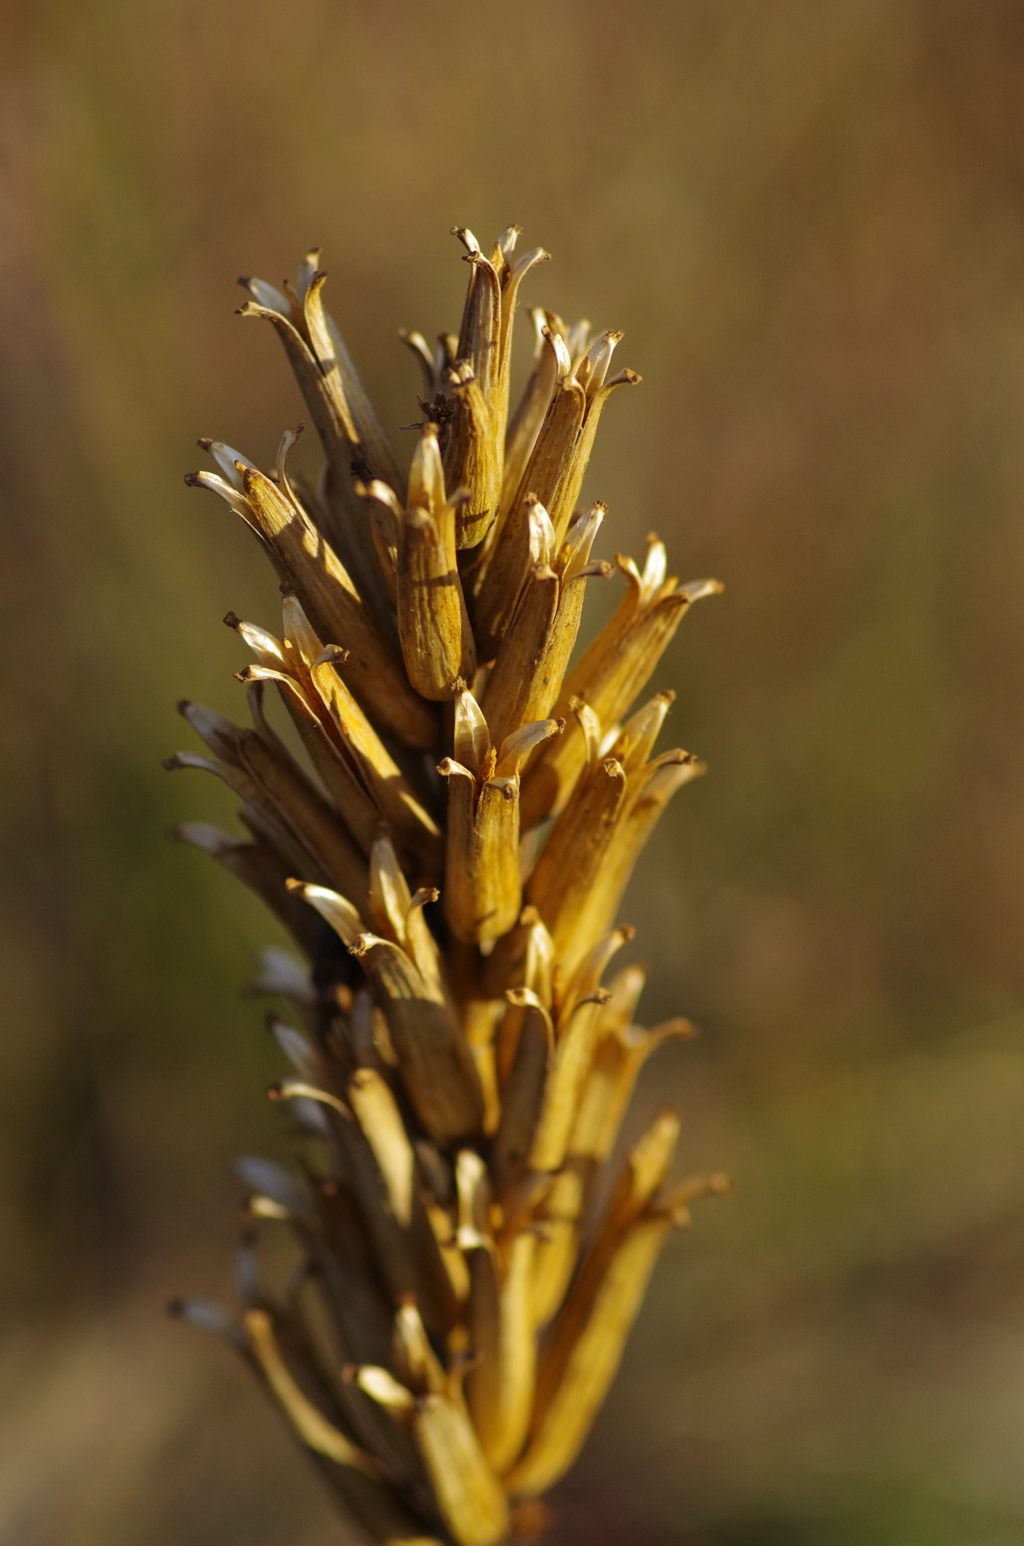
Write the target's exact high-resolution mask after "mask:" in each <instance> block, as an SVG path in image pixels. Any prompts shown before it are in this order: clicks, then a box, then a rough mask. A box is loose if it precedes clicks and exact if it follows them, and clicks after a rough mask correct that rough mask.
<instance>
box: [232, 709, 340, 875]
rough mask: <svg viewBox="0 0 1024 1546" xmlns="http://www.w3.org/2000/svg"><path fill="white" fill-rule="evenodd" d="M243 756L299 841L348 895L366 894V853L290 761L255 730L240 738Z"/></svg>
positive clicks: (243, 762) (253, 776) (245, 765)
mask: <svg viewBox="0 0 1024 1546" xmlns="http://www.w3.org/2000/svg"><path fill="white" fill-rule="evenodd" d="M239 754H240V758H241V762H242V766H243V767H244V768H245V770H246V771H247V772H248V773H249V774H250V775H251V776H252V778H254V779H255V780H256V782H257V783H258V784H259V785H260V787H261V788H262V789H264V790H265V791H266V794H267V796H268V798H269V799H270V800H271V801H272V803H273V804H274V806H275V807H276V809H277V810H278V811H279V812H280V814H281V817H282V818H283V820H284V821H286V822H287V823H288V826H289V827H290V828H291V829H292V831H293V832H294V833H295V835H296V837H298V838H299V840H300V842H301V843H302V844H303V846H304V847H305V848H307V849H308V850H309V852H310V853H312V854H316V855H317V858H318V859H319V861H320V863H321V864H322V866H323V869H324V871H325V873H326V874H327V876H328V879H329V880H330V881H331V882H332V884H333V885H334V886H336V887H337V888H338V889H339V890H340V891H342V892H343V893H345V894H347V895H349V896H362V895H364V894H365V891H366V888H367V871H366V861H365V859H364V858H363V855H362V854H361V853H360V851H359V849H358V848H357V846H356V844H355V843H354V842H353V840H352V838H351V837H350V836H349V834H348V832H347V831H346V829H345V827H344V825H343V824H342V821H341V819H340V817H339V816H338V815H337V814H336V813H335V812H334V811H332V810H331V808H330V807H329V806H328V805H327V803H326V802H325V801H324V800H323V799H322V797H321V796H320V795H319V794H318V793H317V792H316V790H315V789H314V788H313V786H312V784H310V782H309V780H308V779H307V778H306V776H305V774H303V773H302V771H301V770H300V769H299V768H298V766H297V765H296V764H295V763H294V762H293V761H292V760H291V758H290V757H288V756H287V754H282V753H281V752H279V751H278V750H277V749H276V748H274V747H271V746H268V745H267V743H266V742H265V741H264V740H263V738H262V736H259V735H257V734H256V732H255V731H247V732H246V733H245V735H244V736H243V737H241V738H240V741H239Z"/></svg>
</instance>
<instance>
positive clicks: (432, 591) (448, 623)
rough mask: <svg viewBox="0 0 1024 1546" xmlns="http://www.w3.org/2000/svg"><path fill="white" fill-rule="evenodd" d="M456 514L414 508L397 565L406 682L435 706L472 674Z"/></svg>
mask: <svg viewBox="0 0 1024 1546" xmlns="http://www.w3.org/2000/svg"><path fill="white" fill-rule="evenodd" d="M454 522H455V515H454V511H453V509H452V508H451V506H449V505H443V506H442V508H441V511H440V514H439V515H438V516H436V517H435V516H433V515H431V514H428V512H427V511H426V510H412V511H410V512H409V514H408V515H407V516H406V517H405V521H404V525H403V532H402V545H401V551H400V554H399V561H398V632H399V638H400V639H401V643H402V654H403V656H404V658H405V665H406V670H407V671H408V674H409V680H410V682H411V683H412V685H413V687H414V688H415V689H416V691H417V692H418V693H420V694H421V695H422V696H423V697H425V698H431V699H433V700H434V701H435V702H447V701H448V700H449V699H450V698H451V687H452V683H453V682H454V681H455V680H456V679H457V678H460V677H461V678H462V679H463V680H464V681H471V680H472V678H473V676H474V675H475V673H476V655H475V651H474V647H473V635H472V632H471V630H470V626H469V618H468V616H467V613H466V603H465V600H464V598H463V594H462V583H461V581H460V579H459V572H458V567H457V564H456V555H455V524H454Z"/></svg>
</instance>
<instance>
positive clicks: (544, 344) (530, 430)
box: [499, 307, 558, 520]
mask: <svg viewBox="0 0 1024 1546" xmlns="http://www.w3.org/2000/svg"><path fill="white" fill-rule="evenodd" d="M530 315H531V318H532V319H533V324H534V329H535V333H536V339H537V346H536V352H535V355H534V366H533V371H532V373H531V375H530V379H529V381H528V382H527V383H526V387H525V389H524V391H523V395H522V397H521V399H520V401H519V406H518V407H517V409H516V411H515V414H514V415H513V417H512V421H511V423H510V424H509V426H508V432H507V435H506V437H505V470H504V475H503V480H502V487H501V509H500V512H499V519H501V520H503V519H504V518H505V515H506V514H507V512H508V508H509V506H510V505H511V503H512V501H513V499H514V498H515V496H516V494H517V493H518V491H519V485H520V482H521V481H522V477H523V474H524V472H525V471H526V464H527V462H528V461H529V459H530V456H531V455H532V452H533V448H534V445H535V444H536V442H537V436H538V434H539V433H540V427H541V425H542V424H543V422H544V416H545V414H546V413H547V410H548V404H549V403H550V402H551V396H552V393H553V392H554V390H555V384H556V382H557V380H558V354H557V352H556V350H555V346H554V344H553V342H552V340H551V337H550V335H549V334H548V333H547V332H546V325H545V316H544V312H543V311H541V309H540V308H539V307H536V308H535V309H534V310H533V311H532V312H531V313H530Z"/></svg>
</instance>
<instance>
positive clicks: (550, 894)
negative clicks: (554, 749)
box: [528, 743, 626, 974]
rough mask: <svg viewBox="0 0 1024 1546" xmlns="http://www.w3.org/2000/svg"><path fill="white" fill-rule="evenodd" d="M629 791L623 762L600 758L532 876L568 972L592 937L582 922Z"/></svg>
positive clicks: (532, 889)
mask: <svg viewBox="0 0 1024 1546" xmlns="http://www.w3.org/2000/svg"><path fill="white" fill-rule="evenodd" d="M553 744H557V743H553ZM625 790H626V776H625V773H624V772H623V769H622V766H621V764H620V763H618V762H616V761H615V760H614V759H613V758H605V759H604V761H602V762H598V763H597V765H596V766H595V767H594V768H593V769H592V770H591V771H590V772H589V773H588V775H587V778H586V779H585V780H583V781H582V782H581V787H580V788H579V789H578V790H577V793H576V795H575V796H574V798H573V800H572V801H571V802H570V804H569V805H568V806H567V807H566V809H565V811H563V813H562V815H561V816H560V817H559V819H558V821H557V822H556V823H555V826H554V828H553V829H552V832H551V835H550V837H549V838H548V841H547V843H546V844H545V846H544V848H543V850H542V852H541V856H540V858H539V860H538V861H537V865H536V867H535V869H534V871H533V874H532V876H531V877H530V881H529V885H528V896H529V900H530V901H531V902H532V903H533V905H534V906H535V907H536V908H537V910H538V912H539V913H540V915H541V917H542V918H543V919H544V922H545V923H546V924H547V926H548V928H549V929H550V931H551V937H552V939H553V940H554V943H555V955H556V958H557V959H558V960H559V961H560V962H561V964H562V967H563V969H564V971H565V972H566V973H567V974H568V973H571V972H573V971H575V969H576V967H577V965H578V964H579V962H580V960H581V959H582V957H583V956H584V955H585V954H586V952H587V950H588V949H589V948H590V945H591V943H592V940H593V935H590V936H587V935H584V934H583V932H582V931H581V929H580V928H579V921H580V919H581V918H582V915H583V912H584V909H585V908H587V906H588V904H589V901H590V897H591V894H592V891H593V888H594V887H595V885H597V883H598V876H599V875H600V874H601V872H602V864H603V862H604V858H605V855H606V853H607V851H608V847H609V844H610V843H611V841H612V839H613V837H614V835H615V831H616V827H617V825H618V821H619V816H620V814H621V811H622V807H623V802H624V800H625Z"/></svg>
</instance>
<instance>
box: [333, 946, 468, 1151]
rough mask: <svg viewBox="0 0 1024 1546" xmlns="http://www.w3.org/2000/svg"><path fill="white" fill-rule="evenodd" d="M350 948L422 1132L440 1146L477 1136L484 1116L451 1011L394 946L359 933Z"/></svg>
mask: <svg viewBox="0 0 1024 1546" xmlns="http://www.w3.org/2000/svg"><path fill="white" fill-rule="evenodd" d="M349 948H350V949H352V950H353V951H354V953H356V954H358V955H359V957H360V959H361V960H362V961H363V964H364V966H365V968H366V972H367V975H368V976H369V977H370V979H371V981H372V982H373V984H374V988H375V990H376V994H377V1001H378V1003H379V1004H380V1007H381V1009H382V1010H383V1011H384V1017H385V1019H386V1020H387V1023H388V1029H389V1031H390V1032H391V1040H392V1042H393V1043H394V1048H395V1052H396V1054H397V1056H398V1062H399V1071H400V1073H401V1075H402V1079H403V1082H404V1083H405V1086H406V1089H407V1090H408V1092H409V1097H410V1099H411V1100H412V1103H413V1105H414V1106H415V1107H416V1110H417V1112H418V1113H419V1116H420V1118H421V1120H422V1122H423V1125H424V1127H425V1128H426V1129H427V1132H428V1133H429V1134H430V1135H431V1137H433V1138H436V1139H438V1140H441V1141H446V1140H448V1139H451V1138H458V1137H461V1136H462V1135H464V1134H467V1133H473V1132H476V1131H477V1130H478V1129H479V1127H480V1123H481V1120H482V1116H483V1097H482V1094H481V1090H480V1081H479V1078H478V1076H477V1072H476V1068H475V1065H474V1063H473V1055H472V1053H471V1051H470V1049H469V1045H468V1043H467V1042H466V1038H465V1035H464V1034H463V1032H462V1029H461V1027H460V1026H459V1024H458V1022H457V1020H456V1019H455V1016H454V1013H453V1011H452V1010H451V1009H450V1007H449V1006H448V1005H447V1004H446V1003H444V1002H441V1001H439V1000H438V998H437V996H436V992H435V990H433V989H432V988H431V987H430V985H429V984H427V983H425V982H424V980H423V978H422V976H421V975H420V973H419V972H418V971H417V969H416V967H415V966H414V965H413V963H412V961H411V960H410V958H409V957H408V956H407V955H406V953H405V951H404V950H402V949H401V948H400V947H399V946H398V945H393V944H391V943H390V941H388V940H383V939H378V938H376V937H374V936H373V935H366V934H364V935H362V936H360V938H359V939H357V940H356V941H355V942H354V943H353V945H352V946H350V947H349Z"/></svg>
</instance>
